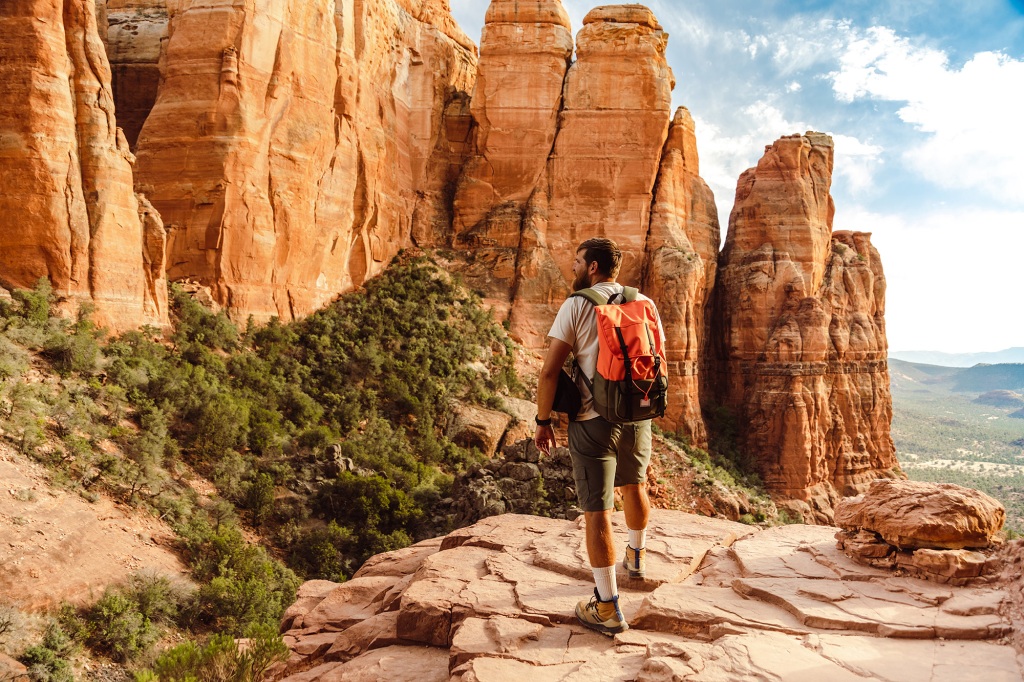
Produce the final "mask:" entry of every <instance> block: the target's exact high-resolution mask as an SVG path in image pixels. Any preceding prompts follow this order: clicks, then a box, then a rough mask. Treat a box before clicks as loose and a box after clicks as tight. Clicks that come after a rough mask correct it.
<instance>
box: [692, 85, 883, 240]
mask: <svg viewBox="0 0 1024 682" xmlns="http://www.w3.org/2000/svg"><path fill="white" fill-rule="evenodd" d="M741 113H742V115H741V116H740V117H738V120H736V121H735V122H733V124H732V125H731V126H730V129H729V130H728V131H726V130H724V129H723V128H722V127H721V126H719V125H717V124H715V123H711V122H709V121H706V120H704V119H702V118H701V117H699V116H697V117H694V118H695V123H696V126H697V148H698V151H699V152H700V159H701V163H700V174H701V177H703V178H704V180H705V182H707V183H708V185H710V186H711V189H712V190H713V191H714V193H715V202H716V203H717V204H718V213H719V216H720V218H721V220H722V222H723V227H724V226H725V223H727V222H728V218H729V212H730V211H731V210H732V202H733V198H734V195H735V191H736V180H737V179H738V178H739V176H740V174H741V173H742V172H743V171H745V170H746V169H748V168H751V167H753V166H755V165H757V161H758V159H760V158H761V155H762V154H763V153H764V148H765V146H766V145H770V144H772V143H773V142H775V140H777V139H779V138H780V137H782V136H783V135H792V134H794V133H803V132H805V131H807V130H810V129H812V127H811V126H808V125H807V124H806V123H805V122H803V121H800V120H795V121H794V120H791V119H790V118H789V117H788V116H787V115H786V114H785V113H784V112H783V111H782V110H781V109H779V108H778V107H777V106H775V105H774V104H772V103H770V102H767V101H757V102H755V103H754V104H751V105H749V106H747V107H745V108H744V109H743V110H742V112H741ZM736 131H740V132H736ZM832 139H833V140H834V142H835V145H836V147H835V149H836V151H835V154H836V156H835V176H836V179H835V181H834V182H833V187H835V183H836V182H843V183H845V188H846V189H847V190H848V191H849V192H850V193H851V194H859V193H863V192H865V191H867V190H869V189H871V188H872V187H873V178H874V174H875V172H876V171H877V169H878V166H879V165H880V164H881V163H882V153H883V151H884V150H883V148H882V147H880V146H878V145H874V144H869V143H866V142H862V141H861V140H859V139H857V138H856V137H852V136H850V135H832ZM833 191H834V190H833Z"/></svg>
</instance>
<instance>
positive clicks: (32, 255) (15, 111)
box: [0, 0, 167, 331]
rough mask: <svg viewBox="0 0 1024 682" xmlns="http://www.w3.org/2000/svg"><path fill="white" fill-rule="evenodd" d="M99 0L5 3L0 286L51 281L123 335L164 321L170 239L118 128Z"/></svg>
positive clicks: (64, 303) (70, 301) (70, 306)
mask: <svg viewBox="0 0 1024 682" xmlns="http://www.w3.org/2000/svg"><path fill="white" fill-rule="evenodd" d="M97 13H98V12H97V8H96V5H95V4H94V3H93V0H67V1H66V2H57V1H56V0H18V1H17V2H7V3H4V4H3V6H2V8H0V89H2V90H3V92H4V93H5V102H7V104H6V105H5V106H4V107H0V140H2V142H0V187H2V188H3V189H2V191H0V282H2V283H3V285H4V286H5V287H7V288H11V287H32V286H34V285H35V283H36V282H37V280H38V279H39V278H42V277H47V278H49V279H50V281H51V283H52V285H53V288H54V292H55V294H56V295H57V296H58V298H59V299H60V305H61V307H62V308H64V309H65V310H67V311H68V312H74V311H75V310H77V309H78V308H79V306H80V305H81V304H83V303H89V304H92V305H93V306H94V309H95V311H94V315H93V319H94V320H95V321H96V322H97V323H99V324H101V325H103V326H106V327H108V328H110V329H112V330H115V331H118V330H123V329H128V328H131V327H135V326H138V325H140V324H156V325H160V324H165V323H166V322H167V308H166V293H164V294H163V295H161V294H160V293H158V289H159V286H158V285H157V284H156V282H155V281H154V277H157V278H158V277H161V276H162V274H160V275H158V274H157V272H156V271H158V270H160V271H162V263H163V251H164V234H163V229H162V227H161V226H160V224H159V221H154V220H149V219H147V218H146V217H145V214H146V210H147V209H146V208H145V204H142V205H141V207H140V201H139V199H138V197H136V195H135V192H134V189H133V181H132V165H131V164H132V162H133V161H134V157H133V156H132V154H131V152H130V151H129V148H128V143H127V141H126V140H125V138H124V135H123V134H122V133H121V131H120V130H119V129H118V127H117V122H116V120H115V115H114V102H113V96H112V92H111V87H110V82H111V73H110V65H109V63H108V61H107V57H106V53H105V51H104V48H103V42H102V40H101V38H100V32H99V29H98V25H97V20H96V17H97Z"/></svg>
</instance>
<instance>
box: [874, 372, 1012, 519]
mask: <svg viewBox="0 0 1024 682" xmlns="http://www.w3.org/2000/svg"><path fill="white" fill-rule="evenodd" d="M889 369H890V375H891V377H892V394H893V423H892V435H893V441H894V443H895V444H896V453H897V456H898V457H899V460H900V466H901V467H902V468H903V470H904V471H905V472H906V473H907V475H908V476H910V477H911V478H912V479H914V480H921V481H935V482H948V483H958V484H960V485H966V486H969V487H973V488H978V489H979V490H984V491H985V492H987V493H989V494H990V495H992V496H993V497H995V498H996V499H998V500H1000V501H1001V502H1002V503H1003V504H1005V505H1006V507H1007V524H1006V525H1007V528H1010V529H1011V530H1014V531H1015V532H1024V445H1022V443H1024V420H1022V419H1016V418H1012V417H1014V414H1015V413H1016V411H1018V410H1019V409H1020V408H1019V407H1018V406H1017V405H1016V404H1014V402H1013V401H1012V400H1009V401H1007V402H1005V403H1003V404H1000V405H991V404H986V403H987V402H990V401H991V400H992V399H993V396H992V394H991V392H993V391H1005V392H1011V393H1012V392H1013V391H1015V388H1018V387H1017V386H1016V385H1017V383H1018V382H1019V381H1020V379H1019V378H1018V377H1020V376H1021V374H1020V372H1021V369H1024V365H991V366H985V365H981V366H976V367H970V368H954V367H940V366H935V365H918V364H914V363H910V362H905V361H902V360H895V359H891V358H890V360H889ZM969 388H973V389H974V390H968V389H969ZM986 395H987V396H988V398H986V399H983V396H986ZM1011 397H1012V396H1011ZM1004 398H1005V396H1004Z"/></svg>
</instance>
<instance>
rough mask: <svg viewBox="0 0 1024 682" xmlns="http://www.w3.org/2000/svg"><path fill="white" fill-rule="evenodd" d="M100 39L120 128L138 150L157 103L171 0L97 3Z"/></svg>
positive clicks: (102, 1)
mask: <svg viewBox="0 0 1024 682" xmlns="http://www.w3.org/2000/svg"><path fill="white" fill-rule="evenodd" d="M96 4H97V8H98V9H99V13H100V18H101V19H100V27H99V31H100V37H101V38H102V39H103V41H104V42H105V43H106V46H107V57H108V58H109V59H110V70H111V86H112V89H113V92H114V105H115V108H116V110H117V125H118V126H120V127H121V129H122V130H124V136H125V139H127V140H128V144H129V146H130V147H131V148H132V149H135V146H136V143H137V142H138V139H139V132H140V131H141V130H142V125H143V124H144V123H145V122H146V118H148V117H149V112H150V111H152V110H153V105H154V104H155V103H156V97H157V90H158V88H159V86H160V51H161V49H162V47H163V44H164V42H165V41H166V40H167V5H168V0H97V3H96Z"/></svg>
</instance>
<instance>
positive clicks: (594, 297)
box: [569, 287, 640, 305]
mask: <svg viewBox="0 0 1024 682" xmlns="http://www.w3.org/2000/svg"><path fill="white" fill-rule="evenodd" d="M639 293H640V290H639V289H637V288H635V287H622V293H620V294H612V295H611V296H609V297H608V300H605V298H604V296H602V295H601V294H599V293H598V292H597V290H596V289H580V290H579V291H574V292H572V293H571V294H569V298H572V297H573V296H578V297H579V298H585V299H587V300H588V301H590V302H591V303H593V304H594V305H611V304H612V303H613V302H615V299H622V300H621V301H620V302H621V303H632V302H633V301H635V300H636V297H637V294H639Z"/></svg>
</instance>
